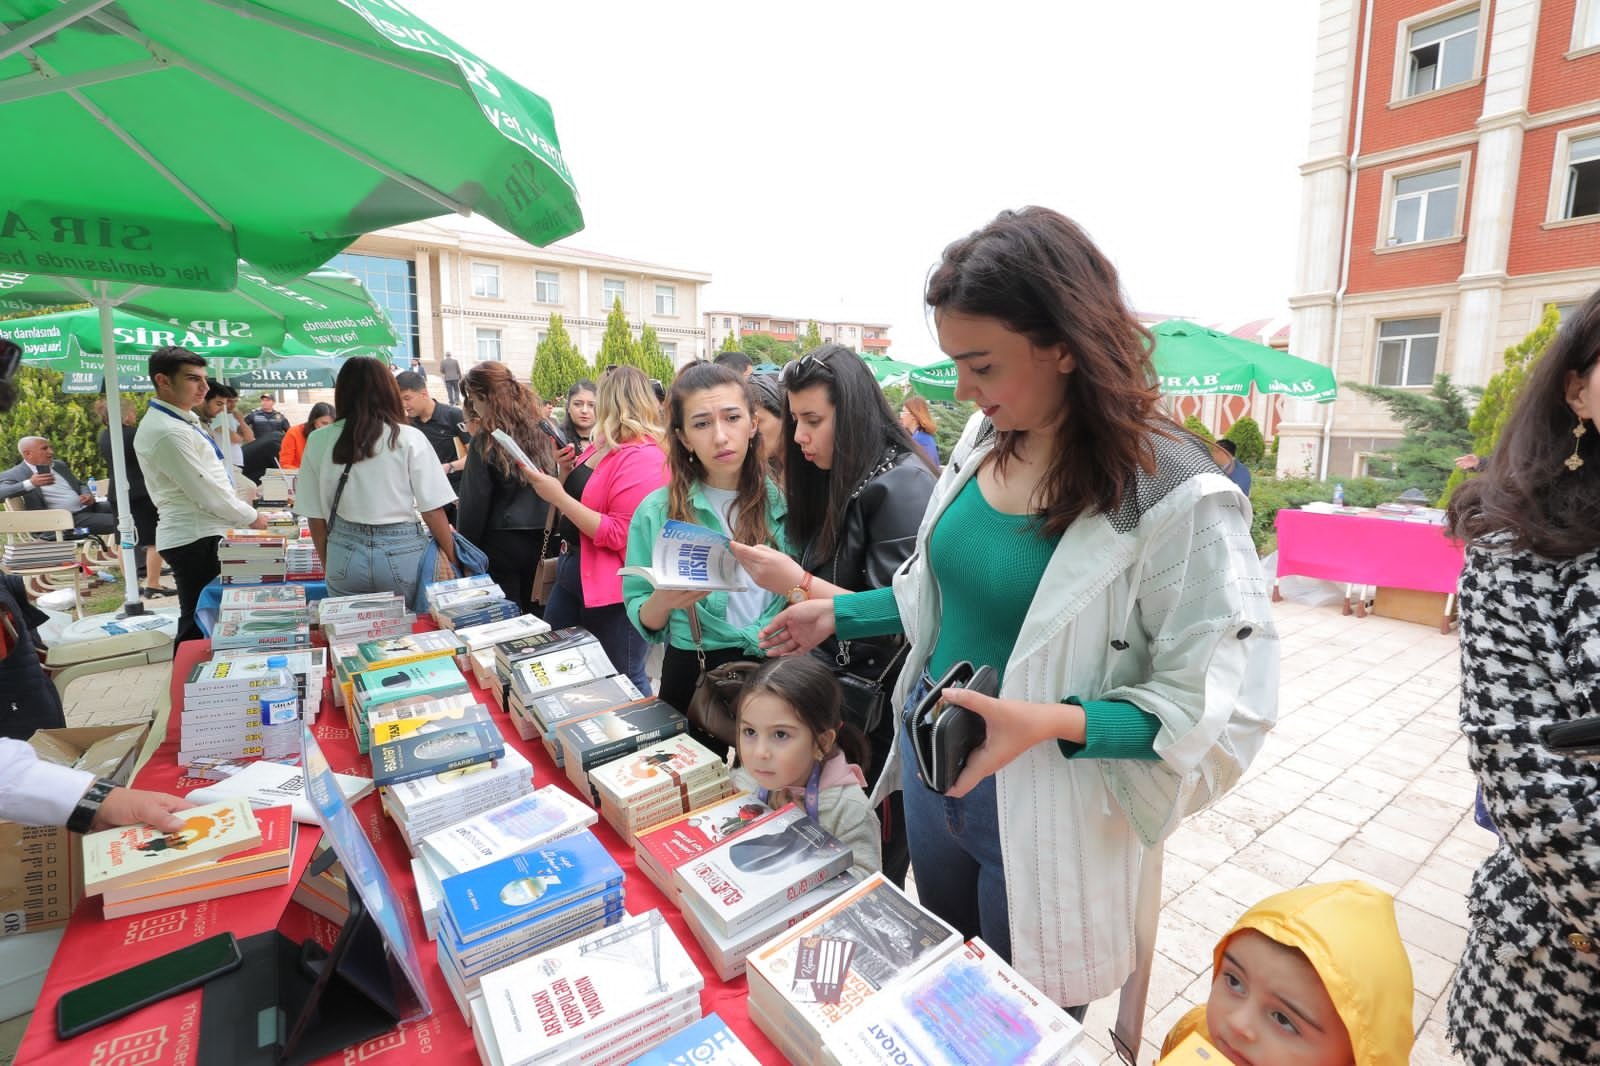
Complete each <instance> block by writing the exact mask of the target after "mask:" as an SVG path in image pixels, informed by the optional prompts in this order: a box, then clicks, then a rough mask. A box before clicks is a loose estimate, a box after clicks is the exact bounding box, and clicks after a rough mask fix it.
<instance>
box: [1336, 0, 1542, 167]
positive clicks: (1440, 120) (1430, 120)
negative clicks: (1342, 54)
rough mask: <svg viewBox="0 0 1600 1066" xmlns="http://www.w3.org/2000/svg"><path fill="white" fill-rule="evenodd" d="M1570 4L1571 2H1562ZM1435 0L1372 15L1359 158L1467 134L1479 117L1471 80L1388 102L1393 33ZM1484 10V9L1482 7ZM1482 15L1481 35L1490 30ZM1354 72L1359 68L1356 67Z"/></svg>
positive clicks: (1386, 4) (1399, 4)
mask: <svg viewBox="0 0 1600 1066" xmlns="http://www.w3.org/2000/svg"><path fill="white" fill-rule="evenodd" d="M1567 2H1568V3H1569V4H1570V3H1571V2H1572V0H1567ZM1438 6H1439V4H1438V3H1437V0H1379V2H1378V3H1375V4H1374V5H1373V11H1372V59H1371V61H1370V62H1369V63H1368V66H1367V99H1366V122H1365V126H1364V128H1363V130H1362V133H1361V151H1362V154H1364V155H1365V154H1367V153H1370V152H1382V151H1387V150H1388V149H1391V148H1399V147H1402V146H1404V145H1408V144H1415V143H1417V142H1418V141H1426V140H1431V139H1432V138H1435V137H1446V136H1449V135H1450V134H1452V133H1466V132H1469V131H1471V130H1472V129H1474V128H1475V125H1476V123H1477V120H1478V116H1479V115H1480V114H1482V113H1483V85H1482V83H1481V82H1480V81H1477V80H1474V81H1471V82H1467V83H1465V84H1463V85H1460V86H1457V87H1455V88H1453V89H1451V90H1448V91H1445V92H1441V93H1440V94H1439V95H1437V96H1431V97H1429V98H1427V99H1424V100H1417V101H1415V102H1409V103H1391V99H1392V97H1394V96H1395V74H1394V71H1395V51H1396V46H1397V44H1398V43H1399V41H1398V33H1397V28H1398V26H1399V24H1400V22H1401V20H1402V19H1407V18H1411V17H1412V16H1414V15H1420V14H1421V13H1423V12H1425V11H1430V10H1432V9H1433V8H1435V7H1438ZM1485 7H1488V4H1487V3H1486V4H1485ZM1491 16H1492V12H1486V13H1485V15H1484V17H1483V22H1482V24H1481V25H1480V27H1479V31H1478V32H1479V33H1480V34H1487V33H1488V32H1490V30H1491V29H1492V18H1491ZM1357 69H1359V67H1358V68H1357Z"/></svg>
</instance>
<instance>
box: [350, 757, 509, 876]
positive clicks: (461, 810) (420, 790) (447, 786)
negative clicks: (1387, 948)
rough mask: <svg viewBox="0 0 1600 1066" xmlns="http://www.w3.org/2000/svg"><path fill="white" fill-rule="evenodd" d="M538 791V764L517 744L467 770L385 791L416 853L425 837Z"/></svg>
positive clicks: (392, 814)
mask: <svg viewBox="0 0 1600 1066" xmlns="http://www.w3.org/2000/svg"><path fill="white" fill-rule="evenodd" d="M532 791H533V764H532V763H530V762H528V760H527V759H526V758H525V757H523V755H522V753H521V752H519V751H517V750H516V749H515V748H507V749H506V753H505V754H504V755H503V756H501V757H500V758H498V759H496V760H494V761H493V762H488V763H479V764H478V765H476V766H469V767H466V768H465V769H462V770H448V771H446V772H445V773H442V774H434V775H433V776H432V777H419V778H417V779H416V780H414V781H402V782H400V783H399V784H398V785H395V786H394V787H393V788H389V789H385V790H384V791H383V796H382V798H383V808H384V810H386V811H388V812H389V817H390V818H393V819H394V823H395V825H396V826H397V827H398V828H399V829H400V835H401V837H402V838H403V839H404V840H405V842H406V847H407V848H409V849H410V850H411V853H412V854H413V855H414V854H416V851H417V846H418V844H420V843H421V841H422V838H423V837H426V836H427V835H428V834H430V833H436V832H438V831H439V830H441V829H445V828H447V827H449V826H452V825H454V824H455V823H457V822H460V821H464V820H466V819H468V818H471V817H472V816H473V815H475V814H480V813H482V812H483V811H487V810H490V809H491V808H494V807H498V806H500V805H501V804H502V803H506V802H508V801H510V800H514V799H516V798H517V797H518V796H525V795H527V794H528V793H530V792H532Z"/></svg>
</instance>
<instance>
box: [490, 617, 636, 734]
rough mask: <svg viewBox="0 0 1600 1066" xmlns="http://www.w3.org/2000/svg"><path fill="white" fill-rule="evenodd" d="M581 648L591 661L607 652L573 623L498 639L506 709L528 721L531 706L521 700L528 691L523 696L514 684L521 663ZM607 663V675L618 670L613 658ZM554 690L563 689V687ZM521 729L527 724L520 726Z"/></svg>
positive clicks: (497, 674)
mask: <svg viewBox="0 0 1600 1066" xmlns="http://www.w3.org/2000/svg"><path fill="white" fill-rule="evenodd" d="M579 649H581V654H582V656H583V658H584V660H585V661H586V662H590V663H596V664H597V663H598V662H599V660H598V658H596V657H597V656H604V655H605V652H604V649H602V648H601V647H600V642H599V641H598V640H597V639H596V638H595V636H594V634H592V633H590V632H589V631H588V630H587V629H582V628H580V627H578V626H569V627H567V628H565V629H557V630H554V631H551V632H547V633H537V634H534V635H532V636H526V637H517V638H515V639H512V640H502V641H499V642H497V643H496V644H495V646H494V672H495V678H496V680H497V681H498V682H499V685H500V688H501V694H502V696H503V699H502V702H501V706H502V707H504V708H505V710H506V713H508V714H513V715H516V714H521V715H522V717H523V718H524V721H526V712H527V708H526V707H525V706H523V704H522V702H521V700H522V698H523V697H524V696H526V695H527V693H526V692H523V693H521V694H520V695H519V693H518V692H517V690H516V689H515V687H514V686H515V675H516V673H517V668H518V667H519V666H520V665H521V664H523V663H526V662H531V661H533V660H535V659H540V658H543V657H544V656H546V655H555V654H556V653H558V652H573V653H578V652H579ZM556 661H557V660H556V659H550V660H547V663H554V662H556ZM606 666H607V669H606V670H605V674H606V675H610V674H615V673H616V670H615V668H611V667H610V660H609V659H607V660H606ZM545 670H546V672H548V670H549V667H548V666H546V667H545ZM533 676H534V675H532V674H529V675H527V678H525V681H524V684H525V685H526V684H529V683H530V682H531V680H532V679H533ZM602 676H604V675H602ZM554 691H559V688H557V689H555V690H554ZM529 698H531V697H529ZM521 728H523V727H520V726H519V729H521ZM523 739H524V740H531V739H532V737H531V736H524V737H523Z"/></svg>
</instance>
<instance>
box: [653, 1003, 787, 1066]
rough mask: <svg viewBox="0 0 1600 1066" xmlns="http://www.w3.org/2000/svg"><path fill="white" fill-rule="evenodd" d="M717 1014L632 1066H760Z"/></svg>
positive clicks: (668, 1040)
mask: <svg viewBox="0 0 1600 1066" xmlns="http://www.w3.org/2000/svg"><path fill="white" fill-rule="evenodd" d="M760 1061H761V1060H759V1059H757V1058H756V1057H755V1055H754V1054H752V1053H751V1051H750V1049H749V1048H748V1047H746V1046H745V1044H744V1041H742V1040H740V1039H739V1037H738V1036H737V1035H736V1034H735V1033H734V1031H733V1030H732V1029H729V1028H728V1023H727V1022H725V1021H723V1020H722V1017H721V1015H719V1014H717V1013H716V1012H715V1011H713V1012H712V1013H710V1014H708V1015H706V1016H705V1017H704V1018H701V1019H700V1020H699V1021H698V1022H695V1023H694V1024H693V1025H691V1026H689V1028H687V1029H684V1030H682V1031H681V1032H679V1033H678V1034H677V1035H675V1036H673V1037H670V1038H669V1039H667V1040H664V1041H662V1042H661V1043H660V1044H657V1045H656V1046H655V1047H654V1048H653V1049H651V1050H650V1051H647V1052H645V1053H644V1054H643V1055H641V1056H639V1057H638V1058H637V1059H634V1060H633V1066H760Z"/></svg>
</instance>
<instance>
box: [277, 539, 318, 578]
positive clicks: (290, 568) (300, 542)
mask: <svg viewBox="0 0 1600 1066" xmlns="http://www.w3.org/2000/svg"><path fill="white" fill-rule="evenodd" d="M283 566H284V570H285V572H286V576H287V577H288V579H289V580H290V581H322V580H324V579H325V578H326V577H327V576H328V575H327V572H326V571H324V570H323V568H322V559H321V558H320V557H318V555H317V545H316V542H315V541H313V540H311V539H310V538H309V537H304V538H300V537H297V538H295V539H294V540H291V541H289V543H288V544H287V545H286V546H285V547H284V549H283Z"/></svg>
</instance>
